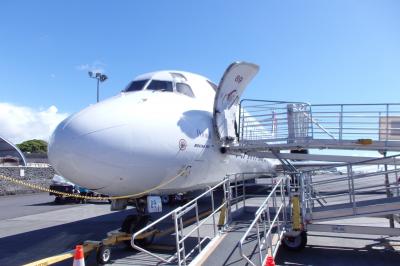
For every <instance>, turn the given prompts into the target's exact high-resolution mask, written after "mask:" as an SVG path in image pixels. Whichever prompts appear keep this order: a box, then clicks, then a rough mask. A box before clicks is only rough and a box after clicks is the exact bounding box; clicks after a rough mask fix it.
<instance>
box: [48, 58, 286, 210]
mask: <svg viewBox="0 0 400 266" xmlns="http://www.w3.org/2000/svg"><path fill="white" fill-rule="evenodd" d="M258 70H259V67H258V66H257V65H255V64H252V63H247V62H234V63H232V64H231V65H230V66H229V67H228V68H227V69H226V71H225V73H224V74H223V76H222V79H221V81H220V83H219V85H218V86H217V85H215V84H214V83H213V82H211V81H210V80H209V79H207V78H206V77H203V76H200V75H198V74H194V73H189V72H184V71H157V72H152V73H147V74H143V75H139V76H137V77H136V78H135V79H134V80H133V81H131V82H130V83H129V84H128V86H127V87H126V88H125V89H124V90H123V91H122V92H121V93H119V94H118V95H116V96H114V97H111V98H109V99H106V100H104V101H101V102H99V103H96V104H93V105H90V106H88V107H86V108H85V109H83V110H81V111H79V112H77V113H75V114H73V115H71V116H69V117H68V118H66V119H65V120H64V121H62V122H61V123H60V124H59V125H58V126H57V128H56V129H55V131H54V133H53V134H52V136H51V138H50V141H49V147H48V156H49V160H50V163H51V165H52V166H53V167H54V169H55V170H56V171H57V172H58V173H59V174H60V175H62V176H63V177H65V178H67V179H69V180H71V181H72V182H74V183H76V184H78V185H79V186H82V187H85V188H88V189H90V190H93V191H96V192H99V193H102V194H107V195H111V196H122V195H132V198H141V199H144V200H146V196H148V195H168V194H174V193H180V192H187V191H193V190H197V189H204V188H207V187H208V186H211V185H214V184H217V183H218V182H220V181H221V180H222V179H223V178H224V177H225V176H226V175H227V174H230V173H242V172H254V173H256V172H258V173H259V172H264V173H271V174H273V173H274V171H275V168H276V166H277V165H278V164H279V162H278V161H277V160H273V159H262V158H255V157H249V156H247V155H245V154H230V153H227V152H226V147H228V146H229V145H231V144H232V143H234V142H235V141H237V139H238V136H237V125H236V120H237V114H238V108H239V99H240V96H241V94H242V93H243V91H244V89H245V88H246V86H247V85H248V84H249V82H250V81H251V80H252V79H253V77H254V76H255V75H256V74H257V72H258ZM254 177H255V176H251V175H248V176H247V178H254ZM127 201H128V199H118V200H113V203H112V209H114V210H116V209H123V208H125V207H126V205H127Z"/></svg>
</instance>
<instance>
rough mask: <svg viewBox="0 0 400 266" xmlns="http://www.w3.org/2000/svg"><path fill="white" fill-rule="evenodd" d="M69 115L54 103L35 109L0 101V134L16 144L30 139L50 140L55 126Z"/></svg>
mask: <svg viewBox="0 0 400 266" xmlns="http://www.w3.org/2000/svg"><path fill="white" fill-rule="evenodd" d="M67 116H68V114H66V113H59V112H58V109H57V107H55V106H54V105H52V106H50V107H49V108H47V109H33V108H30V107H25V106H17V105H13V104H10V103H0V136H2V137H4V138H6V139H8V140H10V141H11V142H13V143H16V144H17V143H21V142H22V141H25V140H29V139H43V140H46V141H48V139H49V137H50V135H51V133H52V132H53V130H54V128H55V127H56V126H57V125H58V124H59V123H60V122H61V121H62V120H64V119H65V118H66V117H67Z"/></svg>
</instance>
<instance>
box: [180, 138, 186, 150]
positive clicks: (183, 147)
mask: <svg viewBox="0 0 400 266" xmlns="http://www.w3.org/2000/svg"><path fill="white" fill-rule="evenodd" d="M186 147H187V142H186V140H184V139H180V140H179V150H181V151H184V150H186Z"/></svg>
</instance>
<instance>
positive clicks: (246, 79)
mask: <svg viewBox="0 0 400 266" xmlns="http://www.w3.org/2000/svg"><path fill="white" fill-rule="evenodd" d="M258 70H259V67H258V66H257V65H255V64H251V63H246V62H235V63H232V64H231V65H230V66H229V67H228V68H227V69H226V70H225V73H224V75H223V76H222V79H221V81H220V83H219V85H218V89H217V93H216V94H215V99H214V128H215V131H216V132H217V136H218V138H219V139H220V141H221V142H222V146H226V145H229V143H231V142H233V141H234V140H235V138H236V125H235V123H236V112H237V111H238V107H239V99H240V96H241V95H242V93H243V91H244V89H245V88H246V86H247V84H249V83H250V81H251V80H252V79H253V77H254V76H255V75H256V74H257V72H258Z"/></svg>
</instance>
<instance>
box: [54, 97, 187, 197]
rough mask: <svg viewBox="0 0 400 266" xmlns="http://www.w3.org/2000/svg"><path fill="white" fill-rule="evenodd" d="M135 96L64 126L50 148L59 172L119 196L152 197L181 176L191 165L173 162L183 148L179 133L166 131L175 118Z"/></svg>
mask: <svg viewBox="0 0 400 266" xmlns="http://www.w3.org/2000/svg"><path fill="white" fill-rule="evenodd" d="M135 95H136V94H133V95H132V96H131V95H129V96H125V97H117V98H112V99H110V100H106V101H104V102H100V103H98V104H95V105H92V106H90V107H88V108H86V109H84V110H82V111H80V112H78V113H76V114H74V115H72V116H71V117H69V118H67V119H66V120H64V121H63V122H62V123H61V124H60V125H58V127H57V128H56V129H55V131H54V133H53V135H52V137H51V138H50V141H49V148H48V156H49V161H50V163H51V164H52V166H53V167H54V168H55V170H56V171H57V172H58V173H59V174H60V175H62V176H64V177H65V178H67V179H69V180H71V181H72V182H74V183H76V184H78V185H80V186H82V187H86V188H88V189H92V190H97V191H99V192H102V193H104V194H109V195H115V196H125V195H132V194H135V193H141V192H143V191H148V190H149V189H151V188H154V187H157V186H158V185H159V184H160V183H162V182H164V181H165V180H166V179H168V178H170V177H173V176H175V175H177V173H178V172H179V171H180V169H181V168H182V167H183V166H184V165H185V163H184V162H183V161H182V160H184V159H182V160H180V159H179V158H178V159H177V160H171V158H175V157H177V151H178V150H179V148H178V146H177V141H176V140H175V139H173V137H171V136H173V135H174V134H176V133H175V132H169V131H168V129H166V128H167V127H166V126H165V123H166V122H164V121H165V120H166V117H169V116H170V114H168V113H167V114H159V113H156V112H154V105H147V101H146V100H143V99H144V98H143V97H142V96H143V95H142V96H141V97H139V96H140V95H141V94H139V93H138V94H137V95H139V96H135ZM135 97H136V98H135ZM163 115H164V117H163ZM178 156H179V155H178Z"/></svg>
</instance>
